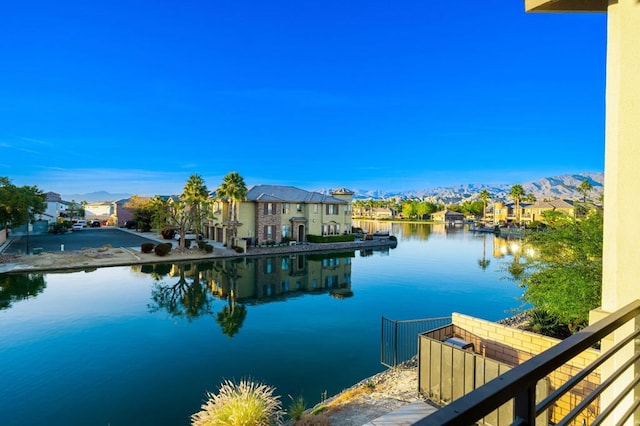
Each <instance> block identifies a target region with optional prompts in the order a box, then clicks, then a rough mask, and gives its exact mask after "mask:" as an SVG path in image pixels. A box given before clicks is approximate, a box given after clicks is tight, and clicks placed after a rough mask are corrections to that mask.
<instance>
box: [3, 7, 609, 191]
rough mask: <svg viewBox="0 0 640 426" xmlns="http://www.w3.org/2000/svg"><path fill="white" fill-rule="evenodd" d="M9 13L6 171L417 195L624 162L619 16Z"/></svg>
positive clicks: (46, 180)
mask: <svg viewBox="0 0 640 426" xmlns="http://www.w3.org/2000/svg"><path fill="white" fill-rule="evenodd" d="M1 21H2V25H0V176H8V177H9V178H10V179H11V180H12V181H13V183H15V184H19V185H37V186H38V187H39V188H40V189H42V190H44V191H55V192H59V193H62V194H68V193H87V192H93V191H99V190H107V191H109V192H126V193H136V194H141V195H153V194H167V193H179V192H181V190H182V187H183V186H184V183H185V181H186V180H187V179H188V177H189V176H190V175H191V174H194V173H196V174H199V175H201V176H202V177H203V178H204V179H205V181H206V183H207V185H208V186H209V187H210V188H215V187H217V186H218V184H219V183H220V181H221V179H222V177H223V176H224V175H225V174H227V173H228V172H230V171H237V172H239V173H240V174H241V175H242V176H243V177H244V178H245V181H246V182H247V184H248V185H252V184H287V185H295V186H299V187H302V188H305V189H310V190H315V189H319V188H327V187H342V186H345V187H349V188H352V189H356V188H358V189H383V190H406V189H425V188H431V187H435V186H443V185H454V184H461V183H507V184H513V183H522V182H526V181H530V180H533V179H537V178H541V177H546V176H553V175H558V174H564V173H577V172H598V171H602V170H603V164H604V88H605V82H604V78H605V77H604V72H605V56H606V49H605V45H606V15H604V14H526V13H525V12H524V6H523V2H522V1H516V0H488V1H484V2H470V1H469V2H467V1H464V2H433V1H424V0H415V1H414V0H407V1H404V2H399V3H398V2H389V1H380V0H368V1H360V0H352V1H343V0H341V1H334V0H327V1H323V2H300V1H280V0H273V1H270V2H266V1H247V0H233V1H231V0H212V1H194V0H183V1H180V2H178V1H157V0H156V1H135V0H131V1H120V0H113V1H110V2H87V1H65V0H61V1H59V2H51V1H49V0H47V1H43V0H24V1H19V2H7V3H6V4H4V5H3V11H2V20H1Z"/></svg>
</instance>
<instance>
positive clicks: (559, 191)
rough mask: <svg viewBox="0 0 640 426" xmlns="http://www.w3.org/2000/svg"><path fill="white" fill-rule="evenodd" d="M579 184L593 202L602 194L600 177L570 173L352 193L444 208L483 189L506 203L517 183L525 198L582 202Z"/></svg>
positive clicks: (359, 195) (464, 199) (363, 196)
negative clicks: (506, 181) (587, 189)
mask: <svg viewBox="0 0 640 426" xmlns="http://www.w3.org/2000/svg"><path fill="white" fill-rule="evenodd" d="M583 180H587V181H588V182H589V183H590V184H591V186H592V187H593V189H592V191H591V193H590V195H589V197H590V198H592V199H594V198H597V197H598V196H599V195H600V194H601V193H602V192H603V190H604V173H602V172H600V173H574V174H566V175H559V176H551V177H545V178H541V179H538V180H536V181H533V182H526V183H520V182H514V183H513V184H485V183H468V184H458V185H452V186H441V187H435V188H429V189H422V190H408V191H396V192H391V191H382V190H361V189H356V190H354V192H355V194H354V197H353V198H354V199H360V200H362V199H365V200H367V199H374V200H386V199H390V198H401V199H419V200H425V201H431V202H437V203H444V204H455V203H460V202H463V201H466V200H475V199H477V197H478V194H479V193H480V192H481V191H482V190H484V189H486V190H487V191H488V192H489V193H490V194H491V197H492V198H493V199H496V200H506V199H508V198H509V191H510V190H511V187H512V186H513V185H514V184H516V183H520V184H521V185H522V188H523V189H524V190H525V192H526V193H527V194H529V193H531V194H533V195H534V196H535V197H536V198H537V199H539V200H543V199H545V198H549V199H556V198H567V199H573V200H577V199H582V193H580V191H578V189H577V188H578V187H579V186H580V184H581V183H582V181H583Z"/></svg>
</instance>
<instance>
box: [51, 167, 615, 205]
mask: <svg viewBox="0 0 640 426" xmlns="http://www.w3.org/2000/svg"><path fill="white" fill-rule="evenodd" d="M583 180H587V181H588V182H589V183H590V184H591V185H592V186H593V190H592V191H591V193H590V194H589V197H590V198H591V199H594V200H597V199H598V198H599V196H600V194H602V192H603V190H604V173H577V174H567V175H561V176H553V177H546V178H542V179H538V180H536V181H533V182H527V183H522V184H521V185H522V188H523V189H524V190H525V192H526V193H527V194H533V195H534V196H535V197H536V199H538V200H544V199H557V198H568V199H581V198H582V194H581V193H580V192H579V191H578V190H577V188H578V186H580V183H581V182H582V181H583ZM512 186H513V185H511V184H484V183H482V184H463V185H454V186H443V187H436V188H429V189H421V190H409V191H395V192H393V191H383V190H371V189H353V188H349V189H351V190H352V191H354V196H353V198H354V200H367V199H374V200H386V199H390V198H399V199H418V200H423V201H431V202H433V203H443V204H455V203H460V202H462V201H466V200H475V199H477V197H478V194H479V193H480V191H482V190H483V189H486V190H487V191H488V192H489V193H490V194H491V198H493V199H494V200H506V199H508V197H509V191H510V190H511V187H512ZM318 192H322V193H331V192H332V189H321V190H318ZM131 195H132V194H114V193H109V192H107V191H97V192H91V193H87V194H63V195H62V199H64V200H75V201H78V202H80V201H87V202H90V203H91V202H98V201H114V200H121V199H124V198H129V197H130V196H131Z"/></svg>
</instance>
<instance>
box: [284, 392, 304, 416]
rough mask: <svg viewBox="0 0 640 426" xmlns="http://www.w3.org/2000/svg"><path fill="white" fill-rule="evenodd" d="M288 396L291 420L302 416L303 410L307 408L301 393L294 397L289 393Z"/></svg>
mask: <svg viewBox="0 0 640 426" xmlns="http://www.w3.org/2000/svg"><path fill="white" fill-rule="evenodd" d="M289 398H291V405H289V410H288V412H289V417H291V418H292V419H293V420H300V417H302V415H303V414H304V412H305V410H306V409H307V405H306V403H305V401H304V398H303V397H302V395H300V396H299V397H297V398H295V399H294V398H293V397H292V396H291V395H289Z"/></svg>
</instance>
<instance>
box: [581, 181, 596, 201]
mask: <svg viewBox="0 0 640 426" xmlns="http://www.w3.org/2000/svg"><path fill="white" fill-rule="evenodd" d="M592 190H593V185H591V183H590V182H589V181H588V180H587V179H585V180H583V181H582V182H580V186H579V187H578V191H580V193H581V194H582V202H583V203H586V202H587V195H588V194H589V192H591V191H592Z"/></svg>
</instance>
